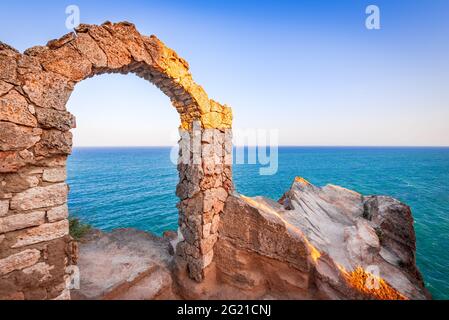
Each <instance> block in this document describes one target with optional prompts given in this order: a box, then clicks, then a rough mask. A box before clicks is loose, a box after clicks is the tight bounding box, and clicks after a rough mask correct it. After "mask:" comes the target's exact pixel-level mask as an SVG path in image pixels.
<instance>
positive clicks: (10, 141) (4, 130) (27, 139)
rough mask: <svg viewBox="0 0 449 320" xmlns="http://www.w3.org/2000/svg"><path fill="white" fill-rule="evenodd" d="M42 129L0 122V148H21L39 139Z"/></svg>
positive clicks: (3, 149) (27, 146)
mask: <svg viewBox="0 0 449 320" xmlns="http://www.w3.org/2000/svg"><path fill="white" fill-rule="evenodd" d="M41 134H42V130H41V129H38V128H29V127H24V126H19V125H16V124H14V123H11V122H0V150H1V151H12V150H23V149H27V148H29V147H32V146H33V145H35V144H36V142H38V141H39V140H40V138H41V137H40V135H41Z"/></svg>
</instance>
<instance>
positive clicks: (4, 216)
mask: <svg viewBox="0 0 449 320" xmlns="http://www.w3.org/2000/svg"><path fill="white" fill-rule="evenodd" d="M130 72H133V73H135V74H137V75H138V76H140V77H142V78H144V79H146V80H148V81H150V82H151V83H153V84H154V85H156V86H157V87H158V88H159V89H160V90H162V91H163V92H164V93H165V94H166V95H167V96H168V97H169V98H170V100H171V102H172V104H173V106H174V107H175V108H176V110H177V111H178V113H179V115H180V123H181V124H180V130H181V137H182V138H181V141H180V143H181V148H180V159H183V160H184V161H180V163H179V164H178V171H179V184H178V187H177V190H176V193H177V195H178V197H179V198H180V202H179V204H178V208H179V228H180V231H181V232H180V234H181V235H182V236H181V237H180V239H179V242H178V243H177V246H176V259H177V262H178V266H184V267H185V268H187V270H188V272H189V274H190V277H191V278H193V279H195V280H197V281H201V280H202V279H203V277H204V269H205V268H206V267H207V266H208V265H209V264H210V263H211V262H212V259H213V256H214V254H213V247H214V244H215V242H216V241H217V238H218V223H219V217H220V214H221V213H222V211H223V206H224V203H225V201H226V199H227V197H228V195H229V194H230V193H231V192H232V190H233V183H232V171H231V161H230V156H231V155H232V144H231V141H230V138H231V126H232V112H231V109H230V108H229V107H227V106H226V105H221V104H220V103H218V102H216V101H214V100H212V99H209V97H208V96H207V94H206V92H205V91H204V89H203V88H202V87H201V86H199V85H197V84H196V83H195V82H194V81H193V79H192V75H191V74H190V72H189V65H188V63H187V62H186V61H185V60H184V59H182V58H180V57H179V56H178V55H177V54H176V52H174V51H173V50H172V49H170V48H168V47H166V46H165V45H164V44H163V43H162V42H161V41H160V40H159V39H157V38H156V37H155V36H150V37H147V36H144V35H141V34H140V33H139V32H138V31H137V30H136V28H135V26H134V25H133V24H131V23H128V22H121V23H110V22H106V23H104V24H102V25H100V26H98V25H80V26H79V27H78V28H77V29H76V34H75V33H69V34H67V35H65V36H63V37H62V38H60V39H57V40H52V41H50V42H48V44H47V45H46V46H37V47H33V48H30V49H28V50H26V51H25V52H24V53H23V54H21V53H19V52H18V51H17V50H15V49H13V48H11V47H9V46H8V45H6V44H3V43H1V42H0V284H1V285H0V298H1V297H6V298H8V297H13V296H16V297H19V298H20V297H23V298H30V299H32V298H45V299H53V298H69V297H70V291H69V290H67V286H66V284H65V282H66V280H67V278H68V275H67V267H68V266H69V265H71V264H76V261H74V260H75V259H74V257H76V255H75V254H74V251H75V249H76V248H75V246H74V245H73V243H72V242H71V241H70V237H69V236H68V220H67V216H68V208H67V192H68V186H67V185H66V183H65V180H66V173H65V172H66V169H65V165H66V159H67V156H68V155H69V154H70V153H71V148H72V141H71V140H72V135H71V133H70V129H72V128H74V127H75V117H74V116H73V115H72V114H70V113H69V112H67V110H66V107H65V106H66V103H67V101H68V99H69V97H70V94H71V92H72V91H73V89H74V87H75V85H76V84H77V83H78V82H80V81H82V80H84V79H86V78H89V77H92V76H95V75H99V74H103V73H124V74H126V73H130ZM231 158H232V156H231ZM231 160H232V159H231Z"/></svg>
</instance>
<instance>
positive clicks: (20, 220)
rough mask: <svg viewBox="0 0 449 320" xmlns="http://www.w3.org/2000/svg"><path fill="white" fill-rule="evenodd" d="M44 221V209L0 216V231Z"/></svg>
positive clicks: (23, 227)
mask: <svg viewBox="0 0 449 320" xmlns="http://www.w3.org/2000/svg"><path fill="white" fill-rule="evenodd" d="M44 222H45V211H36V212H30V213H23V214H15V215H11V216H8V217H5V218H0V233H6V232H10V231H15V230H20V229H25V228H28V227H34V226H38V225H41V224H43V223H44Z"/></svg>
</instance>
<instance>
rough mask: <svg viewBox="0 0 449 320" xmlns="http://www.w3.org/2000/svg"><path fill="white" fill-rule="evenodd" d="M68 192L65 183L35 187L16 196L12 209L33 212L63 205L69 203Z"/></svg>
mask: <svg viewBox="0 0 449 320" xmlns="http://www.w3.org/2000/svg"><path fill="white" fill-rule="evenodd" d="M67 191H68V190H67V185H66V184H65V183H58V184H53V185H49V186H46V187H34V188H31V189H28V190H27V191H24V192H21V193H18V194H16V195H15V196H14V197H13V198H12V199H11V209H13V210H33V209H38V208H46V207H52V206H56V205H62V204H64V203H66V201H67Z"/></svg>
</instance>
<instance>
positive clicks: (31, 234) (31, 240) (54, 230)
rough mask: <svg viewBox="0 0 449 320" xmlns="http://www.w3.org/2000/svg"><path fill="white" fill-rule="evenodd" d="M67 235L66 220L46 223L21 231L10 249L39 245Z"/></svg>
mask: <svg viewBox="0 0 449 320" xmlns="http://www.w3.org/2000/svg"><path fill="white" fill-rule="evenodd" d="M68 234H69V222H68V220H62V221H59V222H55V223H46V224H42V225H40V226H38V227H34V228H30V229H27V230H24V231H22V232H21V233H20V234H18V236H17V242H16V243H15V244H14V245H13V246H12V248H20V247H24V246H28V245H31V244H36V243H41V242H45V241H50V240H54V239H58V238H61V237H63V236H66V235H68Z"/></svg>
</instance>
